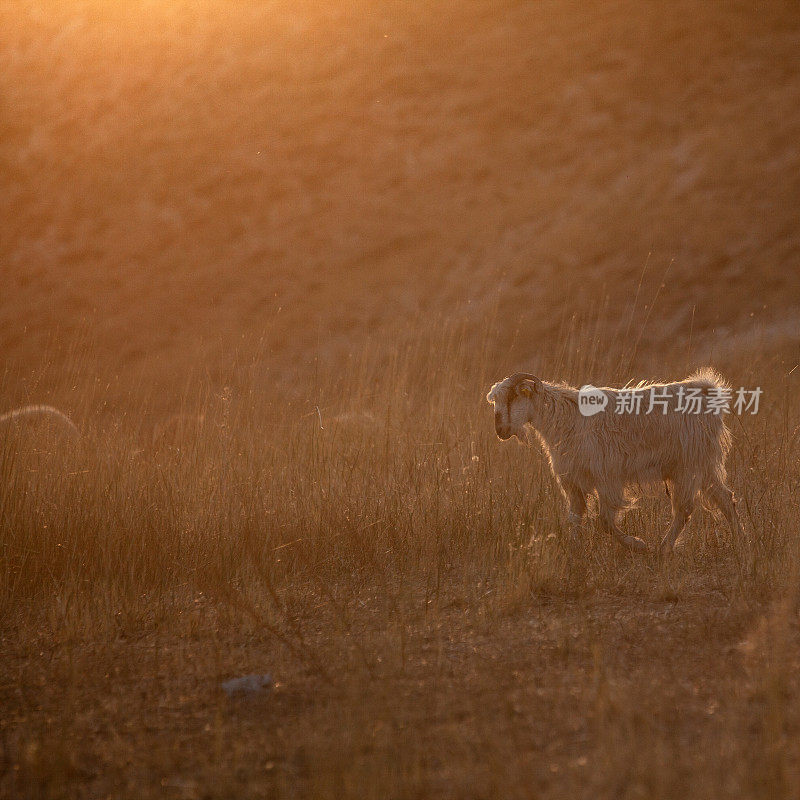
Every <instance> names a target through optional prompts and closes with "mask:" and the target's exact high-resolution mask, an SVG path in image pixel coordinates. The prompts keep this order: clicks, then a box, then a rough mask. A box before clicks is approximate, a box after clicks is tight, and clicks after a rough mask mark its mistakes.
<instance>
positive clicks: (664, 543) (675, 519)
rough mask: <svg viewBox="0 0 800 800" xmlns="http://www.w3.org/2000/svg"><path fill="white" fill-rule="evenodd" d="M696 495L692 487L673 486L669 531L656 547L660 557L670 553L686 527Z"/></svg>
mask: <svg viewBox="0 0 800 800" xmlns="http://www.w3.org/2000/svg"><path fill="white" fill-rule="evenodd" d="M696 495H697V492H696V490H695V489H694V488H693V487H690V488H683V487H680V486H674V485H673V487H672V492H671V493H670V499H671V501H672V524H671V525H670V526H669V530H668V531H667V532H666V533H665V534H664V538H663V539H662V540H661V544H660V545H659V546H658V552H659V553H660V554H661V555H666V554H667V553H671V552H672V550H673V548H674V547H675V542H676V540H677V539H678V537H679V536H680V535H681V532H682V531H683V529H684V528H685V527H686V523H687V522H688V521H689V517H691V516H692V511H693V510H694V502H695V497H696Z"/></svg>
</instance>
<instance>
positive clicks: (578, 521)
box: [564, 484, 586, 544]
mask: <svg viewBox="0 0 800 800" xmlns="http://www.w3.org/2000/svg"><path fill="white" fill-rule="evenodd" d="M564 496H565V497H566V498H567V506H568V509H569V516H568V518H567V522H568V524H569V538H570V541H571V542H572V543H573V544H580V540H581V536H580V533H581V527H582V526H583V518H584V517H585V516H586V495H585V494H584V493H583V491H582V490H581V489H579V488H578V487H577V486H575V485H574V484H565V485H564Z"/></svg>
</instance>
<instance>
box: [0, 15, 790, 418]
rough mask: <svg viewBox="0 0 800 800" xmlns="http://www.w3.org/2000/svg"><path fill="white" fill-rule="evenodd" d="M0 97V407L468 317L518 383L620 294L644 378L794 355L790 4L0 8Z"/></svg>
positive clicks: (332, 360)
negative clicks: (723, 355) (695, 346)
mask: <svg viewBox="0 0 800 800" xmlns="http://www.w3.org/2000/svg"><path fill="white" fill-rule="evenodd" d="M120 6H122V7H120ZM0 102H1V103H2V108H0V125H1V126H2V128H1V130H2V136H1V137H0V164H2V165H3V166H2V169H0V215H1V216H0V223H1V224H2V235H1V236H0V271H2V275H3V291H2V297H1V299H0V354H2V359H3V365H4V369H5V372H6V377H5V379H4V381H3V387H2V394H3V404H5V405H9V404H12V403H14V402H18V401H20V400H24V399H26V398H28V397H31V398H33V397H34V396H35V398H36V399H48V397H50V398H52V397H53V396H54V395H58V394H59V392H63V391H64V386H66V385H67V384H69V382H70V381H69V380H67V379H66V377H65V375H64V374H61V373H60V372H59V370H60V369H61V368H60V367H59V366H58V364H60V363H62V362H63V363H66V362H68V361H69V359H61V358H60V355H62V354H63V353H69V352H70V351H71V350H75V351H79V352H82V351H83V350H84V349H85V347H86V343H87V342H88V343H89V345H90V347H89V349H88V350H87V352H90V353H91V355H88V356H86V358H87V363H86V364H85V365H84V366H85V369H83V368H81V370H80V376H79V378H77V380H78V381H79V382H80V381H87V380H89V379H90V377H92V376H102V379H103V380H104V381H106V380H109V381H112V384H113V386H114V387H115V388H112V389H111V390H109V391H111V392H112V396H113V397H116V402H118V403H124V402H127V400H128V399H130V397H134V398H135V397H136V395H137V393H138V392H139V391H140V387H141V386H143V385H146V386H147V392H148V393H149V394H150V395H157V396H158V397H159V398H160V404H161V406H163V407H164V408H167V407H169V406H171V405H174V404H175V403H176V402H177V398H178V396H179V394H180V391H181V390H182V388H183V386H184V385H185V380H186V376H187V374H188V373H189V372H190V370H191V369H195V368H196V367H197V364H198V363H202V364H204V365H205V367H206V368H207V369H208V370H209V372H210V373H211V374H212V375H213V374H214V370H215V369H216V368H217V366H218V365H220V364H223V363H225V361H226V359H228V358H229V357H230V354H231V353H232V352H234V351H238V352H240V353H241V355H242V359H243V361H244V362H247V361H248V360H252V359H258V363H259V364H260V365H262V366H263V367H264V369H265V371H271V373H272V374H274V375H277V376H278V378H279V379H280V380H281V381H282V382H285V383H289V384H291V383H296V384H298V385H302V384H304V383H305V382H306V381H307V380H308V379H309V378H310V377H311V376H312V375H313V370H314V369H315V366H314V365H315V364H317V365H318V362H319V361H320V360H322V361H323V362H324V363H325V364H336V363H339V361H340V360H341V359H342V358H343V357H344V356H345V355H346V354H347V353H352V352H355V353H358V352H360V351H361V350H363V348H364V347H365V345H366V343H367V342H369V343H370V346H371V347H373V348H377V349H378V350H380V349H382V348H385V349H386V350H387V351H389V350H391V349H392V348H393V346H394V342H395V339H394V337H393V335H392V334H393V332H394V331H396V330H397V329H398V328H399V329H403V328H409V327H410V328H413V329H417V330H418V329H420V328H422V327H424V322H425V320H428V319H431V318H435V319H446V320H458V321H461V322H463V323H464V324H465V325H466V329H467V331H468V332H469V331H472V332H473V333H475V334H476V335H477V331H478V329H479V328H480V326H481V325H482V324H483V322H484V320H485V319H486V317H487V315H490V314H492V313H495V312H493V309H496V314H495V315H496V319H497V327H496V331H497V332H496V335H495V336H494V337H493V339H492V341H491V342H490V347H491V348H492V349H493V350H494V352H496V353H497V354H498V356H499V358H500V360H502V361H508V362H509V363H511V362H514V363H517V362H526V363H529V362H530V361H531V360H532V359H534V360H535V357H536V355H537V353H539V352H540V351H541V350H542V349H547V348H551V347H553V346H554V345H553V338H554V336H555V334H556V331H557V330H558V328H559V326H560V325H561V324H562V323H563V321H564V320H565V319H568V318H569V317H570V316H571V315H572V314H573V313H578V314H588V315H591V314H593V313H595V309H596V308H597V306H598V304H599V303H601V301H603V299H604V298H605V302H606V305H605V306H604V308H605V309H606V310H605V311H604V312H603V319H607V320H615V319H622V318H623V317H625V316H626V315H628V314H629V312H630V309H631V306H632V302H633V298H634V296H635V295H636V292H637V287H638V286H639V285H640V281H641V290H640V292H639V297H640V300H639V302H638V309H639V312H638V317H637V320H636V322H635V325H636V326H638V328H641V324H642V322H643V320H644V319H645V318H648V323H647V327H646V328H645V329H644V333H643V335H642V342H641V348H640V352H642V353H649V354H650V355H651V356H655V357H657V356H658V355H659V353H661V352H662V351H663V348H664V347H667V346H669V347H671V346H673V344H674V343H675V342H676V341H686V340H687V338H688V336H689V333H690V331H691V333H692V336H693V337H694V340H695V341H697V342H705V343H706V344H708V343H709V342H711V343H714V342H717V343H724V341H726V340H727V338H728V337H729V336H730V335H732V334H737V335H739V336H740V337H741V336H744V337H745V339H744V341H746V338H747V336H748V335H749V331H750V330H751V326H756V328H755V329H757V330H762V329H764V326H772V328H770V330H777V331H779V335H778V338H779V339H780V341H782V342H785V341H788V342H790V343H792V342H796V341H797V339H798V336H800V322H798V323H797V324H795V321H796V320H798V319H800V145H798V142H800V9H798V7H797V5H796V4H795V3H793V2H785V3H780V2H768V3H764V4H759V6H758V9H754V8H752V9H751V7H750V4H729V3H726V4H719V3H713V4H708V3H701V2H696V1H695V2H688V1H687V2H675V3H670V4H666V5H659V6H658V8H657V9H656V8H655V7H654V6H652V5H649V4H642V3H636V2H630V1H628V2H621V1H620V2H608V1H607V0H603V2H591V3H585V2H584V3H573V2H566V1H565V0H545V1H544V2H537V3H518V2H506V3H501V4H497V3H489V2H474V1H473V2H464V3H458V4H456V5H455V7H453V6H452V4H438V3H437V4H429V3H422V2H414V3H380V4H371V3H359V2H347V3H334V4H332V5H331V4H318V3H311V2H299V3H298V2H291V3H289V2H272V3H255V2H253V3H228V2H222V1H221V0H218V2H199V3H197V2H171V3H161V2H145V1H144V0H142V1H141V2H130V3H124V4H111V3H106V2H101V0H71V2H61V3H55V2H54V3H52V4H48V5H47V8H46V9H45V8H43V7H42V6H41V4H40V3H34V2H30V1H29V0H14V2H11V3H3V4H2V7H0ZM645 267H646V269H645ZM643 270H644V273H643ZM642 276H643V277H642ZM662 281H663V282H664V283H665V287H664V288H663V289H662V290H661V291H660V292H658V287H659V285H660V284H661V283H662ZM657 293H658V296H657V301H656V303H655V306H654V308H652V309H650V308H646V306H647V305H648V304H650V303H651V302H652V301H653V299H654V298H655V297H656V294H657ZM622 329H623V330H624V326H622ZM619 332H620V328H619V327H618V326H611V327H609V328H608V329H607V330H605V329H603V330H602V331H601V338H603V337H604V336H607V337H615V336H618V335H619ZM533 337H535V339H536V342H537V344H536V347H533V346H532V345H531V344H529V342H530V341H531V339H532V338H533ZM56 356H58V357H56ZM45 363H50V364H51V366H50V367H48V369H47V371H46V375H45V376H44V377H42V376H41V368H42V365H43V364H45ZM52 364H55V366H52ZM64 369H66V367H64ZM70 369H71V370H73V371H74V369H75V368H74V364H73V365H72V366H71V367H70ZM35 376H39V377H35ZM143 379H144V380H143ZM55 399H58V398H57V397H56V398H55Z"/></svg>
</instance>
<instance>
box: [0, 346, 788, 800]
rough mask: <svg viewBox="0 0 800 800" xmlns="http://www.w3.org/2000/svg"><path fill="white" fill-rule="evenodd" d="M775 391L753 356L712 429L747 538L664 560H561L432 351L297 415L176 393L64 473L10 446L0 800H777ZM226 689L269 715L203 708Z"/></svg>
mask: <svg viewBox="0 0 800 800" xmlns="http://www.w3.org/2000/svg"><path fill="white" fill-rule="evenodd" d="M431 339H433V340H434V342H435V344H434V345H431V341H430V340H431ZM585 347H588V348H590V349H594V350H595V351H597V350H598V347H597V342H596V341H595V342H593V341H592V340H591V338H590V336H589V335H585ZM611 350H613V348H611V349H609V350H607V351H606V352H605V354H604V355H603V356H602V357H600V356H599V355H598V356H597V357H596V359H595V360H596V362H597V368H598V372H599V370H602V369H607V370H609V371H611V372H613V369H612V368H611V367H610V366H609V365H610V364H611V363H612V356H611ZM556 362H558V363H556ZM572 362H574V359H573V360H572ZM619 363H621V360H617V364H619ZM432 364H438V365H440V368H439V369H438V370H436V369H432V368H431V365H432ZM550 369H553V370H557V371H558V374H559V376H564V377H568V378H570V377H575V376H574V371H575V369H576V367H575V364H574V363H571V361H570V359H563V358H561V359H556V360H555V361H554V362H553V364H552V365H551V367H550ZM616 369H618V370H619V369H622V367H619V366H617V367H616ZM787 372H788V370H787V369H786V368H785V366H782V364H781V360H780V359H779V358H767V357H766V356H765V355H764V356H762V357H761V358H760V361H757V362H756V363H754V364H753V365H752V373H751V375H750V376H755V375H756V374H760V376H761V381H760V382H761V385H762V386H763V387H764V389H765V392H766V394H765V398H764V404H763V407H762V410H761V412H760V413H759V414H758V415H757V416H753V417H749V418H741V419H740V418H736V419H733V420H732V422H733V428H734V431H735V434H736V444H735V449H734V453H733V456H732V459H731V468H732V475H733V478H732V480H733V485H734V486H735V488H736V490H737V492H738V494H739V495H740V498H741V501H740V512H741V514H742V517H743V521H744V524H745V526H746V528H747V530H748V532H749V534H750V535H749V538H748V540H747V541H744V540H743V541H730V539H729V536H728V533H727V530H726V527H725V526H724V524H722V523H721V521H718V520H715V519H713V518H712V517H711V516H710V515H708V514H707V513H704V512H698V514H697V515H696V518H695V519H694V520H693V521H692V523H691V525H690V528H689V532H688V534H687V536H686V543H685V547H684V548H683V550H681V551H680V552H679V553H678V554H677V555H676V556H675V557H674V558H673V559H671V560H669V561H668V562H667V563H665V564H661V563H659V562H658V561H656V560H655V559H654V558H652V557H649V556H645V557H635V556H633V555H631V554H629V553H627V552H623V551H622V550H620V549H618V548H617V547H616V546H615V545H614V544H613V543H612V542H610V541H608V540H606V539H604V538H602V537H600V536H599V535H597V534H595V533H594V532H592V531H588V532H587V537H586V546H585V548H584V549H583V550H582V551H580V552H572V551H570V550H569V548H567V547H565V543H564V539H563V536H562V533H563V531H562V516H561V510H560V505H559V498H558V497H556V494H555V492H554V489H553V485H552V481H551V479H550V478H549V476H548V474H547V471H546V468H545V466H544V464H543V459H542V458H541V457H540V456H539V455H538V454H537V453H536V452H535V451H530V450H526V449H524V448H522V447H517V446H508V445H505V444H501V443H499V442H497V441H496V439H495V437H494V433H493V429H492V420H491V415H490V413H489V407H488V406H487V405H486V404H485V402H484V400H483V395H484V393H485V390H486V388H487V386H488V384H489V382H490V380H491V378H496V377H498V376H497V374H496V373H492V371H491V368H490V367H489V365H488V364H487V363H486V361H485V360H484V361H483V362H481V361H480V360H478V363H474V362H473V360H472V354H471V353H470V352H469V350H468V349H467V348H465V347H464V346H463V339H462V338H461V335H460V333H459V332H457V331H450V332H448V331H440V332H439V333H438V334H436V335H432V336H431V337H429V338H428V339H425V338H420V339H418V340H417V341H413V340H412V341H411V343H410V344H409V345H408V346H407V348H406V349H405V351H404V352H403V354H401V355H399V356H398V357H397V358H396V359H395V360H394V361H393V363H389V364H386V363H381V362H380V360H379V359H375V358H371V357H365V358H364V359H363V360H362V362H361V364H360V366H359V367H358V368H354V369H353V370H352V371H350V372H349V373H347V374H346V375H344V376H338V377H337V376H321V377H320V380H319V384H318V386H317V387H316V390H315V393H314V396H313V397H307V398H305V399H301V398H299V397H295V398H292V397H285V396H284V397H269V396H265V395H264V393H259V392H257V391H256V387H253V386H251V387H249V388H248V387H244V388H242V387H240V388H239V389H238V390H237V391H233V390H232V389H227V390H223V391H222V392H218V393H214V392H212V391H211V390H210V389H208V390H207V389H203V388H199V389H198V388H197V387H195V391H194V394H193V395H192V396H187V398H186V400H185V403H184V405H185V412H184V416H183V417H182V418H181V424H180V425H178V427H177V430H173V433H172V435H171V436H170V437H166V438H165V437H164V436H160V437H156V438H155V441H154V440H153V437H152V435H151V431H149V430H147V429H146V428H145V427H144V426H141V425H134V424H133V422H132V420H130V419H127V420H126V419H121V420H119V421H117V423H116V424H115V425H114V426H112V425H111V423H108V422H107V423H105V425H100V424H97V425H96V426H92V425H91V424H88V425H87V426H85V427H87V428H88V432H87V434H86V435H85V437H84V439H83V440H82V441H81V442H80V443H78V444H77V445H76V444H75V443H74V442H72V441H70V440H66V439H63V438H62V439H58V438H54V437H56V436H57V433H55V432H54V431H53V430H49V429H47V430H43V431H38V434H40V435H36V434H37V431H36V429H25V430H22V429H20V428H16V427H15V428H9V429H8V430H6V431H4V437H5V438H4V440H3V446H2V457H1V458H0V476H2V477H1V479H0V515H2V547H1V549H0V620H1V621H2V628H1V630H2V645H3V652H4V658H3V660H2V667H1V669H2V672H1V673H0V687H2V688H1V689H0V691H1V692H2V694H0V700H1V701H2V706H3V709H4V714H3V720H2V723H0V724H2V729H1V730H2V741H3V753H4V756H3V772H2V777H0V789H2V792H3V793H4V794H6V795H9V796H15V795H16V796H45V797H71V796H86V797H96V796H115V797H121V796H128V797H148V796H164V795H165V794H166V795H168V796H181V797H232V796H236V797H249V796H252V797H257V796H264V795H265V794H266V795H269V796H276V797H282V796H313V797H327V796H329V797H347V796H359V797H421V796H433V795H436V796H447V797H534V796H535V797H563V796H586V797H589V796H598V795H599V796H615V797H665V798H667V797H683V796H687V795H693V796H715V797H716V796H743V795H745V796H752V797H777V796H787V797H788V796H793V795H794V793H796V791H797V790H798V789H800V772H798V764H797V754H798V752H800V751H799V750H798V746H800V739H798V735H797V731H798V730H800V728H798V724H800V716H798V714H797V712H796V710H795V708H794V705H793V704H792V703H790V702H787V700H788V699H789V698H791V697H792V696H794V692H795V691H796V689H797V680H796V674H795V666H796V664H797V662H798V657H800V649H799V648H798V640H797V605H796V583H797V575H798V569H797V554H798V545H797V528H796V520H797V519H798V517H799V515H800V509H798V500H797V488H798V483H800V466H798V465H799V464H800V458H799V456H800V452H798V451H799V450H800V437H798V431H797V428H796V422H794V421H795V420H796V419H797V412H798V403H799V402H800V401H798V399H797V395H796V389H797V388H798V382H797V379H796V378H794V376H792V375H790V376H788V377H787V375H786V373H787ZM547 374H550V373H549V372H548V373H547ZM592 377H595V376H592ZM731 377H732V379H733V380H734V382H735V380H736V377H735V376H731ZM748 377H749V376H748ZM88 419H91V415H90V414H89V415H88ZM187 420H188V421H189V423H190V424H188V425H187V424H184V423H186V422H187ZM320 423H321V424H320ZM793 426H794V427H793ZM23 434H24V435H23ZM666 524H667V503H666V500H665V499H664V498H650V499H645V500H644V501H643V503H642V506H641V508H639V509H637V510H635V511H632V512H630V513H629V515H628V516H627V518H626V520H625V525H626V526H628V527H630V528H631V530H632V531H633V532H635V533H637V535H640V536H642V538H644V539H645V540H646V541H648V542H650V543H653V544H654V543H655V542H656V541H657V537H658V536H659V534H660V533H661V532H662V531H663V528H664V526H665V525H666ZM531 539H532V541H531V543H530V545H529V544H528V543H529V540H531ZM249 672H269V673H271V674H272V675H273V676H274V678H275V680H276V681H277V685H276V688H275V690H274V691H273V692H271V693H267V694H265V695H264V696H259V697H256V698H254V699H244V698H242V699H234V700H231V699H229V698H227V697H226V696H225V695H224V694H223V693H222V692H221V690H220V688H219V684H220V682H221V681H223V680H225V679H227V678H229V677H233V676H236V675H240V674H246V673H249Z"/></svg>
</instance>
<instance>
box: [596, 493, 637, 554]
mask: <svg viewBox="0 0 800 800" xmlns="http://www.w3.org/2000/svg"><path fill="white" fill-rule="evenodd" d="M599 505H600V508H599V516H598V521H599V524H600V527H601V528H602V529H603V530H604V531H605V532H606V533H610V534H611V535H612V536H613V537H614V538H615V539H616V540H617V541H618V542H619V543H620V544H623V545H625V547H628V548H630V549H631V550H635V551H637V552H644V551H645V550H647V545H646V544H645V543H644V542H643V541H642V540H641V539H640V538H639V537H638V536H629V535H628V534H627V533H623V532H622V531H621V530H620V529H619V528H618V527H617V516H618V515H619V512H620V510H621V509H622V504H621V503H620V504H619V505H614V504H613V503H609V502H608V501H607V500H605V501H604V500H603V498H602V497H601V498H600V502H599Z"/></svg>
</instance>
